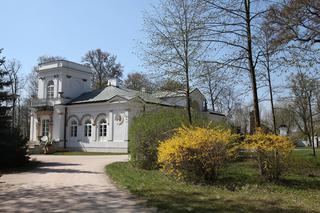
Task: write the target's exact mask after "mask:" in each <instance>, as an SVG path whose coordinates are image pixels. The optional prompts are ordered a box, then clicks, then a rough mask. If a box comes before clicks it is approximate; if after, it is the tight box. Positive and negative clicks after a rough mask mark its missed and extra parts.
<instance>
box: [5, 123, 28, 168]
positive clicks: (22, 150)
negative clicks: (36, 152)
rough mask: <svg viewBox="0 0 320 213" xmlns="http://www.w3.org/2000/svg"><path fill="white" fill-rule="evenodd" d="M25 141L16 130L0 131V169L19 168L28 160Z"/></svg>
mask: <svg viewBox="0 0 320 213" xmlns="http://www.w3.org/2000/svg"><path fill="white" fill-rule="evenodd" d="M26 144H27V140H26V139H23V138H22V137H21V135H20V134H19V131H18V130H9V129H2V130H0V168H10V167H17V166H21V165H22V164H24V163H26V162H27V161H28V159H29V157H28V155H27V146H26Z"/></svg>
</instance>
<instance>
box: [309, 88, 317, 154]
mask: <svg viewBox="0 0 320 213" xmlns="http://www.w3.org/2000/svg"><path fill="white" fill-rule="evenodd" d="M308 104H309V114H310V128H311V140H310V142H311V143H312V151H313V156H314V157H315V156H316V149H315V146H314V127H313V118H312V108H311V107H312V106H311V92H310V95H309V96H308Z"/></svg>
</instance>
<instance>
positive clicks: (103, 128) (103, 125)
mask: <svg viewBox="0 0 320 213" xmlns="http://www.w3.org/2000/svg"><path fill="white" fill-rule="evenodd" d="M98 135H99V137H100V138H106V137H107V135H108V123H107V120H106V119H105V118H103V119H101V120H100V122H99V128H98Z"/></svg>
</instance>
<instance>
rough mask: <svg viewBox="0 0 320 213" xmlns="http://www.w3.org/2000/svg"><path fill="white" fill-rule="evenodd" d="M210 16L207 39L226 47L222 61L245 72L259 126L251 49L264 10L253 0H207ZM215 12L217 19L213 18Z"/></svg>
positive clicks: (252, 48)
mask: <svg viewBox="0 0 320 213" xmlns="http://www.w3.org/2000/svg"><path fill="white" fill-rule="evenodd" d="M207 2H208V3H210V5H211V10H212V14H213V16H214V18H213V19H212V20H211V21H210V22H208V24H207V28H208V29H209V30H210V34H208V38H207V39H208V40H209V41H211V42H214V43H218V44H221V45H223V46H224V47H227V48H230V50H231V51H232V54H231V57H230V58H228V60H226V62H225V64H226V65H229V66H230V67H233V68H234V69H237V70H240V71H247V72H248V74H249V79H250V83H251V85H250V88H251V90H252V96H253V108H254V117H255V119H254V120H255V126H256V127H259V126H260V110H259V98H258V86H257V79H256V65H257V61H258V58H259V54H258V53H257V52H256V51H255V48H254V37H255V35H256V34H255V33H256V29H255V28H254V26H255V24H259V23H258V22H259V18H260V17H261V15H262V14H263V13H265V10H264V9H263V8H262V7H261V5H259V6H258V2H257V1H254V0H243V1H239V0H208V1H207ZM217 14H219V15H218V18H217Z"/></svg>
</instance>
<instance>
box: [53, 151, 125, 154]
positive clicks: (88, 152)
mask: <svg viewBox="0 0 320 213" xmlns="http://www.w3.org/2000/svg"><path fill="white" fill-rule="evenodd" d="M52 155H126V153H113V152H71V151H70V152H55V153H53V154H52Z"/></svg>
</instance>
